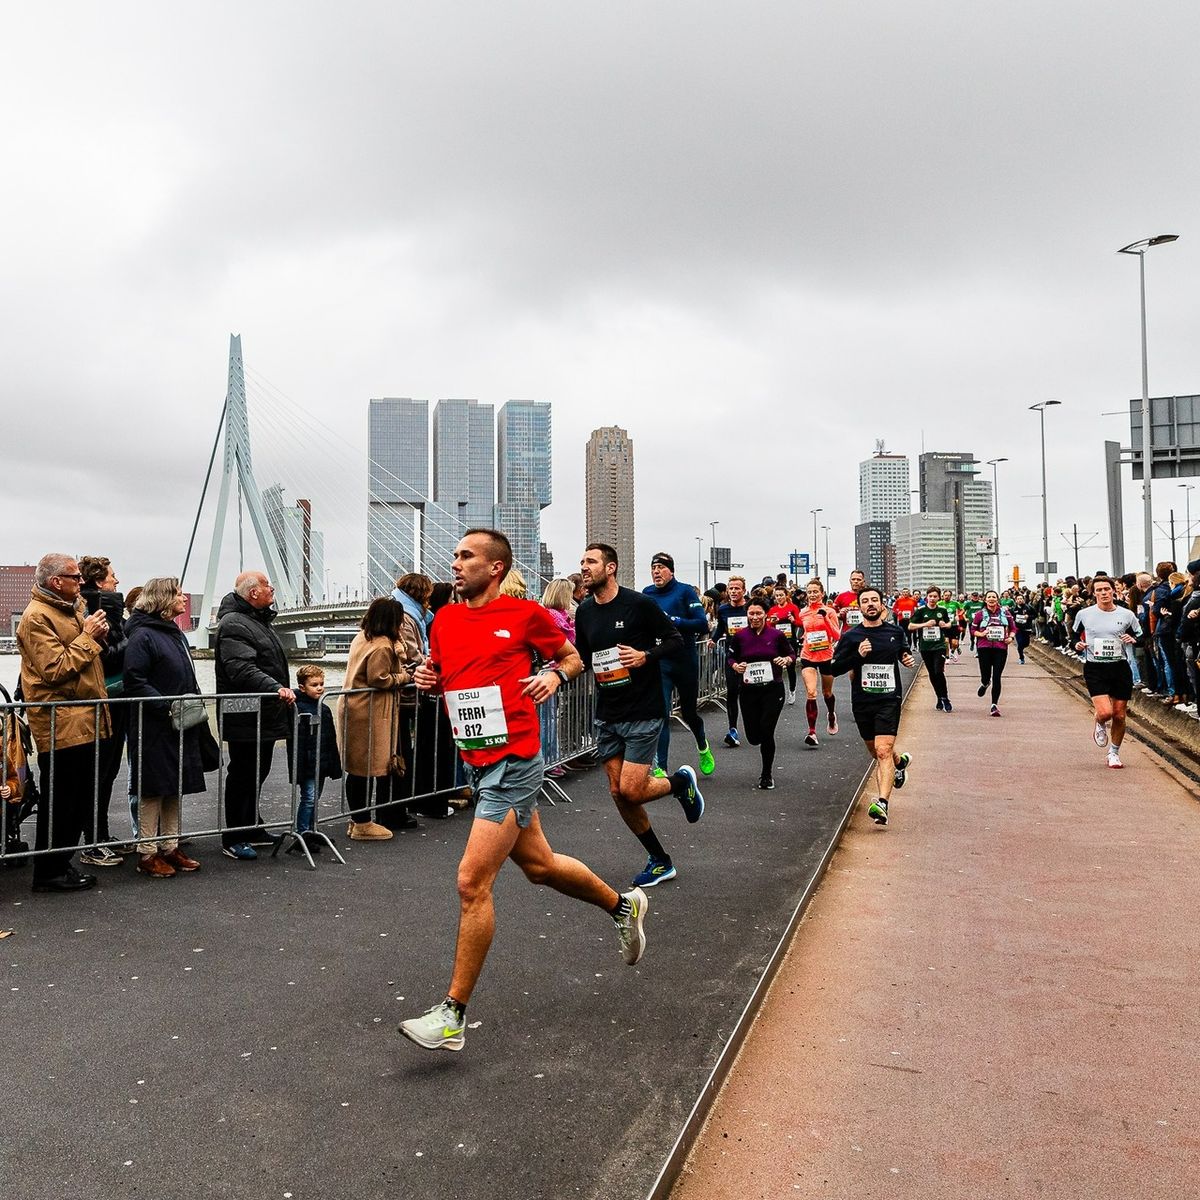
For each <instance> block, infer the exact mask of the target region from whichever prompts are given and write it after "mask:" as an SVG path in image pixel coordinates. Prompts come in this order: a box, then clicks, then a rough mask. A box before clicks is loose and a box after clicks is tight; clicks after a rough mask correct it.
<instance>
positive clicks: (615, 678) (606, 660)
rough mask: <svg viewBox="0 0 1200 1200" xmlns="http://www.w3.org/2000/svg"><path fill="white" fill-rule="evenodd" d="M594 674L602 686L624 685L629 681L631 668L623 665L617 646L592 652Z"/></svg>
mask: <svg viewBox="0 0 1200 1200" xmlns="http://www.w3.org/2000/svg"><path fill="white" fill-rule="evenodd" d="M592 674H593V675H595V676H596V682H597V683H598V684H599V685H600V686H601V687H602V688H610V687H624V686H625V685H626V684H627V683H628V682H629V668H628V667H626V666H622V665H621V655H620V652H619V651H618V650H617V648H616V646H612V647H610V648H609V649H608V650H594V651H593V652H592Z"/></svg>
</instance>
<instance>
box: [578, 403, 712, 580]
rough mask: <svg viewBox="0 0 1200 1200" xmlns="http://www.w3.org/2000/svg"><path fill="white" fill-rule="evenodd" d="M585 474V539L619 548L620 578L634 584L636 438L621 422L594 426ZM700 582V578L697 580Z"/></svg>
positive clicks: (589, 443) (618, 576) (618, 573)
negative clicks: (634, 453)
mask: <svg viewBox="0 0 1200 1200" xmlns="http://www.w3.org/2000/svg"><path fill="white" fill-rule="evenodd" d="M584 474H585V542H586V543H590V542H604V543H605V545H608V546H611V547H612V548H613V549H614V550H615V551H616V552H617V563H618V567H617V578H618V579H620V580H621V581H622V582H623V583H625V584H626V585H627V586H628V587H633V584H634V579H635V571H636V567H637V558H636V557H635V554H634V538H633V530H634V523H633V522H634V499H633V440H632V439H631V438H630V436H629V434H628V433H627V432H626V431H625V430H624V429H621V428H620V427H619V426H617V425H605V426H603V427H602V428H600V429H594V430H593V431H592V436H591V437H590V438H588V444H587V456H586V461H585V464H584ZM697 583H699V580H697Z"/></svg>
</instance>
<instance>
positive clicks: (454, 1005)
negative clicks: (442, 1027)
mask: <svg viewBox="0 0 1200 1200" xmlns="http://www.w3.org/2000/svg"><path fill="white" fill-rule="evenodd" d="M446 1004H447V1005H448V1006H449V1008H450V1009H451V1010H452V1011H453V1013H454V1015H455V1016H456V1017H457V1018H458V1019H459V1020H460V1021H461V1020H462V1019H463V1013H465V1012H466V1011H467V1006H466V1005H465V1004H459V1002H458V1001H457V1000H455V999H454V997H453V996H447V997H446Z"/></svg>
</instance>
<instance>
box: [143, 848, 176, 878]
mask: <svg viewBox="0 0 1200 1200" xmlns="http://www.w3.org/2000/svg"><path fill="white" fill-rule="evenodd" d="M137 869H138V870H139V871H141V873H142V874H143V875H149V876H150V877H151V878H152V879H170V877H171V876H172V875H174V874H175V868H174V867H173V866H171V864H170V863H169V862H167V860H166V859H165V858H163V856H162V855H161V854H143V855H142V856H141V858H139V859H138V865H137Z"/></svg>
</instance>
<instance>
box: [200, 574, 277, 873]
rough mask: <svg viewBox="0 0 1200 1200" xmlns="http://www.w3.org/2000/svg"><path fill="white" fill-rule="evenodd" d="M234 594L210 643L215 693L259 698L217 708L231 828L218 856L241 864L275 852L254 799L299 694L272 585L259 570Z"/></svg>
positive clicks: (243, 577)
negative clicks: (277, 622)
mask: <svg viewBox="0 0 1200 1200" xmlns="http://www.w3.org/2000/svg"><path fill="white" fill-rule="evenodd" d="M233 589H234V590H233V591H232V592H230V593H229V594H228V595H227V596H226V597H225V598H224V599H223V600H222V601H221V604H220V607H219V608H218V609H217V632H216V637H215V640H214V643H213V655H214V658H215V660H216V674H217V693H218V694H219V695H222V696H228V695H237V694H238V693H246V692H251V693H257V694H256V695H254V696H245V697H241V698H238V699H232V700H222V701H221V705H220V718H221V722H222V726H221V736H222V737H223V738H224V739H225V741H226V743H227V744H228V758H229V766H228V772H227V774H226V776H225V823H226V825H227V826H228V827H229V828H228V829H226V831H225V832H224V833H223V834H222V835H221V841H222V848H221V853H222V854H224V855H226V857H228V858H236V859H242V860H245V859H252V858H257V857H258V854H257V853H256V852H255V850H254V847H255V846H256V845H257V846H272V845H274V844H275V841H276V839H275V837H274V836H273V835H272V834H269V833H268V832H267V831H266V830H265V829H263V828H262V815H261V813H259V811H258V795H259V791H260V790H261V788H262V784H263V780H264V779H266V777H267V776H268V775H269V774H270V772H271V756H272V754H273V753H274V751H275V743H276V742H277V741H279V740H280V739H281V738H283V737H284V736H285V735H286V733H287V730H288V725H289V723H290V721H291V706H292V705H294V704H295V703H296V694H295V692H293V691H292V689H291V688H290V687H288V666H287V655H286V654H285V653H284V650H283V644H282V643H281V642H280V640H279V638H278V637H277V636H276V635H275V631H274V630H273V629H272V628H271V622H272V621H273V620H274V619H275V607H274V605H275V589H274V588H273V587H272V586H271V581H270V580H269V579H268V578H267V576H266V575H264V574H263V573H262V572H261V571H243V572H242V574H241V575H239V576H238V577H237V579H236V580H235V581H234V585H233ZM256 768H257V770H256ZM239 826H241V828H238V827H239ZM246 826H250V827H251V828H249V829H247V828H246Z"/></svg>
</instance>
